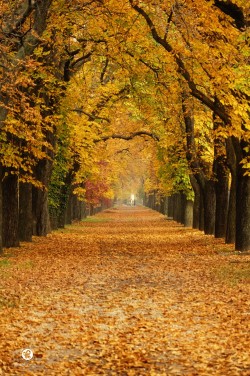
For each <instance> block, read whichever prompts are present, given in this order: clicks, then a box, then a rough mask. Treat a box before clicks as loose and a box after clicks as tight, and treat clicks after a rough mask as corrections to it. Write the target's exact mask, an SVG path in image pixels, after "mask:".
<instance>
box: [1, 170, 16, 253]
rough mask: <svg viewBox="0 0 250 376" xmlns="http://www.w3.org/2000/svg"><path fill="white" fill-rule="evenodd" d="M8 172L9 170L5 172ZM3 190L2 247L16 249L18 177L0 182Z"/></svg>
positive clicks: (10, 177) (6, 178)
mask: <svg viewBox="0 0 250 376" xmlns="http://www.w3.org/2000/svg"><path fill="white" fill-rule="evenodd" d="M5 172H7V173H8V172H10V170H5ZM2 190H3V246H4V247H7V248H8V247H18V246H19V234H18V177H17V175H14V174H9V175H7V176H5V177H4V178H3V180H2Z"/></svg>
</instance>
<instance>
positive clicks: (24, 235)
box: [19, 183, 33, 242]
mask: <svg viewBox="0 0 250 376" xmlns="http://www.w3.org/2000/svg"><path fill="white" fill-rule="evenodd" d="M32 232H33V216H32V185H31V184H29V183H20V184H19V238H20V240H21V241H26V242H31V241H32Z"/></svg>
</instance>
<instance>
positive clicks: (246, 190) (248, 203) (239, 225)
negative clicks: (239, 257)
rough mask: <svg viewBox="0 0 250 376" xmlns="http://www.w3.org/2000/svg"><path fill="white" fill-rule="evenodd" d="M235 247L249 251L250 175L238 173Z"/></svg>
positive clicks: (241, 250) (242, 250)
mask: <svg viewBox="0 0 250 376" xmlns="http://www.w3.org/2000/svg"><path fill="white" fill-rule="evenodd" d="M235 249H236V250H238V251H240V252H245V251H250V176H243V175H242V174H238V181H237V190H236V238H235Z"/></svg>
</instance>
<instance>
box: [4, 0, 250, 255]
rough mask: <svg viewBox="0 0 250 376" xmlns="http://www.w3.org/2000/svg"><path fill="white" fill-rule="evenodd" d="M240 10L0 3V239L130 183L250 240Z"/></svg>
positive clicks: (168, 3)
mask: <svg viewBox="0 0 250 376" xmlns="http://www.w3.org/2000/svg"><path fill="white" fill-rule="evenodd" d="M248 12H249V9H248V7H247V5H246V4H245V2H244V1H242V0H230V1H223V0H221V1H220V0H214V1H210V2H208V1H206V0H197V1H196V2H195V3H194V2H193V1H191V0H187V1H182V0H179V1H177V0H176V1H174V0H164V1H161V0H156V1H154V2H151V1H143V2H142V1H133V0H129V1H128V0H122V1H119V2H115V1H113V0H102V1H100V0H72V1H70V2H68V1H66V0H65V1H64V0H33V1H30V0H18V1H16V0H15V1H14V0H13V1H8V2H5V1H0V15H1V30H0V49H1V58H0V75H1V83H0V126H1V133H0V154H1V164H0V174H1V184H0V234H2V239H1V243H2V245H3V246H5V247H13V246H18V245H19V241H20V240H25V241H30V240H31V239H32V236H33V235H38V236H44V235H46V234H47V233H48V232H49V231H50V230H51V228H54V227H57V226H63V225H64V223H65V222H70V221H71V219H72V217H73V218H78V219H79V218H81V217H82V216H83V215H85V214H86V205H87V204H88V205H89V206H91V208H92V209H93V208H94V207H95V206H101V205H102V206H103V207H106V206H107V205H109V204H110V203H111V201H112V199H113V198H114V197H115V196H117V195H119V194H121V192H123V191H124V190H125V191H128V190H129V189H132V188H133V190H135V189H137V188H138V189H140V190H141V192H142V191H145V193H146V195H147V197H148V200H151V202H153V203H154V204H153V205H154V206H157V205H161V204H162V202H166V200H165V199H164V200H163V197H166V196H170V195H171V194H172V193H173V194H175V196H174V197H175V200H177V202H179V201H178V200H181V201H182V202H183V203H185V205H187V206H188V207H189V209H190V203H191V202H192V201H193V202H194V204H193V213H194V215H193V226H194V227H195V228H200V229H202V230H204V231H205V233H206V234H215V236H217V237H224V238H225V239H226V241H227V242H235V246H236V249H237V250H240V251H247V250H249V249H250V172H249V171H250V168H249V166H250V160H249V158H250V147H249V141H250V138H249V134H250V132H249V131H250V124H249V112H250V106H249V98H250V92H249V56H250V54H249V20H248V17H249V13H248ZM139 137H140V140H141V141H140V142H138V140H139ZM128 141H129V142H128ZM178 194H179V196H178ZM177 197H181V199H180V198H177ZM169 202H170V205H169V207H171V200H170V201H169ZM69 203H70V204H69ZM162 205H163V204H162ZM178 205H179V204H178V203H177V204H175V206H176V207H177V206H178ZM72 208H73V209H72ZM92 209H91V211H92ZM188 218H189V223H190V217H188Z"/></svg>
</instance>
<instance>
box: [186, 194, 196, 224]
mask: <svg viewBox="0 0 250 376" xmlns="http://www.w3.org/2000/svg"><path fill="white" fill-rule="evenodd" d="M193 206H194V203H193V201H192V200H186V205H185V217H184V226H185V227H192V226H193Z"/></svg>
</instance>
